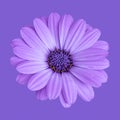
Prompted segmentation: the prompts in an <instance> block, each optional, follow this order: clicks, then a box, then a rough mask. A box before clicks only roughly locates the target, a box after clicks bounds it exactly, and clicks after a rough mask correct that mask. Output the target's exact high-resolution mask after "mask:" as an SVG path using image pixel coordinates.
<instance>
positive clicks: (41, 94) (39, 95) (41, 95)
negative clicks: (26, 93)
mask: <svg viewBox="0 0 120 120" xmlns="http://www.w3.org/2000/svg"><path fill="white" fill-rule="evenodd" d="M36 96H37V99H38V100H47V99H48V96H47V92H46V87H44V88H42V89H41V90H39V91H36Z"/></svg>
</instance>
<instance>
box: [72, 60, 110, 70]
mask: <svg viewBox="0 0 120 120" xmlns="http://www.w3.org/2000/svg"><path fill="white" fill-rule="evenodd" d="M88 59H89V58H88ZM74 65H75V66H77V67H80V68H87V69H93V70H102V69H106V68H108V67H109V60H107V59H101V60H96V61H75V62H74Z"/></svg>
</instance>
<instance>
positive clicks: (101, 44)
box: [92, 40, 109, 51]
mask: <svg viewBox="0 0 120 120" xmlns="http://www.w3.org/2000/svg"><path fill="white" fill-rule="evenodd" d="M92 48H100V49H103V50H106V51H107V50H109V44H108V43H107V42H106V41H102V40H101V41H97V42H96V43H95V44H94V45H93V46H92Z"/></svg>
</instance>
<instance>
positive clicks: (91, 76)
mask: <svg viewBox="0 0 120 120" xmlns="http://www.w3.org/2000/svg"><path fill="white" fill-rule="evenodd" d="M70 72H71V73H72V74H73V75H74V76H75V77H76V78H77V79H79V80H80V81H82V82H83V83H85V84H87V85H91V86H93V87H100V86H101V84H102V83H103V81H107V76H106V75H105V74H104V73H103V70H99V71H96V70H90V69H83V68H79V67H72V68H71V69H70Z"/></svg>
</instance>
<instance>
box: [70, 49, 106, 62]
mask: <svg viewBox="0 0 120 120" xmlns="http://www.w3.org/2000/svg"><path fill="white" fill-rule="evenodd" d="M107 55H108V51H106V50H104V49H99V48H93V47H92V48H89V49H86V50H83V51H80V52H77V53H75V54H73V55H72V57H73V60H74V61H84V62H86V61H95V60H101V59H105V57H106V56H107Z"/></svg>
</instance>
